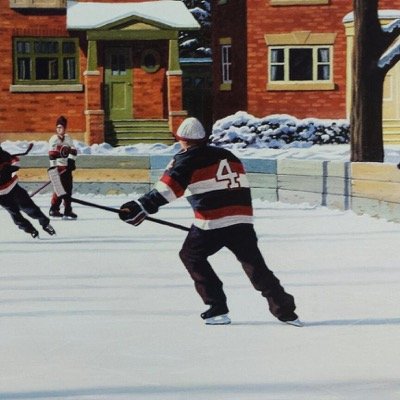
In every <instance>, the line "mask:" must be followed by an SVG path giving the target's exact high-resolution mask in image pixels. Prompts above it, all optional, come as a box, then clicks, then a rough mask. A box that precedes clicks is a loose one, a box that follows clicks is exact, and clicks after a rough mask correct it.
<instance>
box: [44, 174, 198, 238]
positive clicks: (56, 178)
mask: <svg viewBox="0 0 400 400" xmlns="http://www.w3.org/2000/svg"><path fill="white" fill-rule="evenodd" d="M48 174H49V178H50V181H51V183H52V184H53V189H54V191H55V193H56V194H57V196H59V197H62V196H65V195H66V194H67V193H66V192H65V190H64V187H63V185H62V182H61V180H60V174H59V173H58V171H57V169H52V168H50V169H49V170H48ZM70 200H71V201H72V202H74V203H78V204H82V205H84V206H89V207H95V208H100V209H101V210H105V211H111V212H114V213H117V214H119V212H120V210H119V209H118V208H112V207H107V206H102V205H100V204H95V203H90V202H89V201H85V200H80V199H76V198H74V197H70ZM146 219H147V220H148V221H151V222H155V223H157V224H161V225H167V226H170V227H172V228H176V229H180V230H182V231H186V232H189V230H190V228H188V227H186V226H183V225H179V224H174V223H173V222H168V221H163V220H161V219H157V218H153V217H149V216H146Z"/></svg>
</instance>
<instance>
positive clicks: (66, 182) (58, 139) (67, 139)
mask: <svg viewBox="0 0 400 400" xmlns="http://www.w3.org/2000/svg"><path fill="white" fill-rule="evenodd" d="M66 129H67V119H66V118H65V117H64V116H60V117H59V118H57V121H56V134H55V135H53V136H52V137H51V138H50V140H49V158H50V168H57V171H58V173H59V174H60V179H61V182H62V185H63V187H64V189H65V191H66V192H67V195H66V196H64V197H63V199H61V198H60V197H58V196H57V194H56V193H55V192H54V193H53V195H52V198H51V207H50V211H49V215H50V216H51V217H56V218H64V219H76V218H77V217H78V216H77V215H76V214H75V213H74V212H73V211H72V206H71V200H70V198H71V195H72V187H73V178H72V171H74V170H75V168H76V167H75V160H76V156H77V150H76V148H75V147H74V143H73V140H72V137H71V136H70V135H68V134H67V133H66ZM62 201H63V202H64V214H62V213H61V212H60V206H61V202H62Z"/></svg>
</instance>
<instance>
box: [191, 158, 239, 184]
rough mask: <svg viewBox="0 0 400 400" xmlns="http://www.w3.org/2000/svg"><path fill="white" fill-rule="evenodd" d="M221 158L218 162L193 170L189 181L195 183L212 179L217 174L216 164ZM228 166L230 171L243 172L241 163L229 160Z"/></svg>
mask: <svg viewBox="0 0 400 400" xmlns="http://www.w3.org/2000/svg"><path fill="white" fill-rule="evenodd" d="M220 161H221V160H218V164H213V165H210V166H209V167H205V168H201V169H198V170H196V171H194V173H193V175H192V179H191V181H190V183H196V182H201V181H205V180H208V179H214V178H215V177H216V175H217V170H218V165H219V162H220ZM229 166H230V168H231V170H232V172H237V173H238V174H244V168H243V165H242V163H239V162H234V161H229Z"/></svg>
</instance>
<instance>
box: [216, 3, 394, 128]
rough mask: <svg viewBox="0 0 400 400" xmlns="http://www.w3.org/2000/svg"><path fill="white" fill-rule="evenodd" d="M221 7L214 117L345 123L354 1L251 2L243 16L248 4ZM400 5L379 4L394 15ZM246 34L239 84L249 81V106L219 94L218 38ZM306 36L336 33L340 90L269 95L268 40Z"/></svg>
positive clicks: (233, 95) (336, 78)
mask: <svg viewBox="0 0 400 400" xmlns="http://www.w3.org/2000/svg"><path fill="white" fill-rule="evenodd" d="M217 3H218V1H217V0H213V2H212V5H213V21H214V27H213V29H214V32H213V49H214V54H213V57H214V60H213V61H214V63H213V64H214V67H213V68H214V70H213V72H214V81H215V85H214V89H213V90H214V93H215V96H214V108H215V110H214V117H217V118H221V117H224V116H226V115H229V114H232V113H234V112H236V111H239V110H241V109H243V110H247V111H248V112H249V113H251V114H253V115H255V116H258V117H262V116H265V115H269V114H276V113H282V114H283V113H285V114H291V115H294V116H296V117H299V118H305V117H319V118H345V117H346V36H345V28H344V25H343V22H342V20H343V17H344V16H345V15H346V14H347V13H349V12H351V11H352V2H351V1H349V0H331V1H330V2H329V3H330V4H328V5H318V6H316V5H314V6H312V5H304V6H272V5H270V1H269V0H247V2H245V3H246V7H247V9H246V10H244V11H240V6H241V5H242V4H243V2H242V1H241V0H236V1H232V0H228V3H227V4H226V5H220V6H218V5H217ZM396 5H398V0H380V1H379V8H380V9H393V8H396ZM238 7H239V8H238ZM246 13H247V26H246V17H245V16H246ZM239 16H240V17H239ZM243 28H245V32H246V34H245V35H243V42H245V43H246V41H247V63H246V65H247V70H246V69H243V70H242V71H237V73H236V76H235V77H234V80H236V79H238V76H242V77H245V76H247V89H245V90H243V91H242V93H243V96H244V97H245V96H247V101H245V100H244V99H243V98H242V97H239V96H237V94H236V93H235V92H234V91H232V92H231V93H222V92H220V91H219V82H220V75H221V74H220V71H219V68H220V58H219V54H218V49H219V46H218V42H217V38H218V37H219V36H234V35H237V34H238V33H239V32H241V31H242V30H243ZM307 30H309V31H311V32H315V33H324V32H329V33H332V32H336V33H337V37H336V40H335V43H334V55H333V56H334V70H333V77H334V83H335V89H334V90H329V91H320V90H319V91H268V90H267V89H266V87H267V83H268V82H267V78H268V74H267V63H268V59H267V56H268V51H267V50H268V49H267V45H266V42H265V38H264V35H265V34H277V33H289V32H292V31H307ZM239 54H240V52H239ZM240 57H242V56H241V55H240ZM244 59H246V55H245V56H244ZM239 79H240V78H239ZM214 120H215V118H214Z"/></svg>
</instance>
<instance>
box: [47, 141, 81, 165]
mask: <svg viewBox="0 0 400 400" xmlns="http://www.w3.org/2000/svg"><path fill="white" fill-rule="evenodd" d="M76 156H77V150H76V148H75V146H74V142H73V140H72V138H71V136H69V135H68V134H65V135H64V138H61V137H60V136H58V135H53V136H52V137H51V138H50V140H49V158H50V167H67V165H68V158H71V159H73V160H75V159H76Z"/></svg>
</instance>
